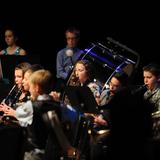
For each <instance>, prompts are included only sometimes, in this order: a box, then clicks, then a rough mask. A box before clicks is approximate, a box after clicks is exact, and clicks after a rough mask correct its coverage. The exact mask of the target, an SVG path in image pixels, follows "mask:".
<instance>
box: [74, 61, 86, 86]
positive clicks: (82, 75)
mask: <svg viewBox="0 0 160 160" xmlns="http://www.w3.org/2000/svg"><path fill="white" fill-rule="evenodd" d="M75 73H76V76H77V77H78V79H79V81H80V82H81V83H85V82H86V81H87V80H88V74H87V71H86V68H85V66H84V65H83V64H80V63H77V64H76V66H75Z"/></svg>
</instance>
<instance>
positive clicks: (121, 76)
mask: <svg viewBox="0 0 160 160" xmlns="http://www.w3.org/2000/svg"><path fill="white" fill-rule="evenodd" d="M113 77H115V78H116V79H118V81H119V82H120V83H121V85H122V86H126V85H128V75H127V74H126V73H125V72H123V71H120V72H116V73H115V75H114V76H113Z"/></svg>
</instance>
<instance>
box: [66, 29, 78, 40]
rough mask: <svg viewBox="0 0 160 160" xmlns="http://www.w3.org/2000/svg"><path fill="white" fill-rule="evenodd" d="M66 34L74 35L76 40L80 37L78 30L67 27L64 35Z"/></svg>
mask: <svg viewBox="0 0 160 160" xmlns="http://www.w3.org/2000/svg"><path fill="white" fill-rule="evenodd" d="M67 32H71V33H74V34H75V35H76V37H77V38H79V37H80V30H79V29H77V28H76V27H69V28H68V29H66V31H65V34H66V33H67Z"/></svg>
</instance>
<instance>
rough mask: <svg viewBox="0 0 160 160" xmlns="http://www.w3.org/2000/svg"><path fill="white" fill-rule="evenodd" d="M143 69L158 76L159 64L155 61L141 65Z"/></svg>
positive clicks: (159, 74)
mask: <svg viewBox="0 0 160 160" xmlns="http://www.w3.org/2000/svg"><path fill="white" fill-rule="evenodd" d="M143 71H148V72H151V73H152V74H153V75H154V76H156V77H158V76H160V65H159V64H157V63H150V64H148V65H146V66H144V67H143Z"/></svg>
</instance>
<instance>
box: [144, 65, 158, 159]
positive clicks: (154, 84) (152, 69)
mask: <svg viewBox="0 0 160 160" xmlns="http://www.w3.org/2000/svg"><path fill="white" fill-rule="evenodd" d="M143 77H144V84H145V85H146V87H147V91H146V92H145V93H144V99H145V101H146V102H147V104H148V105H149V109H150V114H151V116H152V117H151V119H152V121H151V128H152V129H151V136H150V138H149V143H148V145H146V146H147V147H149V148H147V149H148V150H147V151H146V155H147V157H149V158H150V159H157V158H158V159H159V158H160V154H159V148H160V123H159V122H160V65H159V64H156V63H150V64H148V65H146V66H144V67H143ZM146 107H147V106H146Z"/></svg>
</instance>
